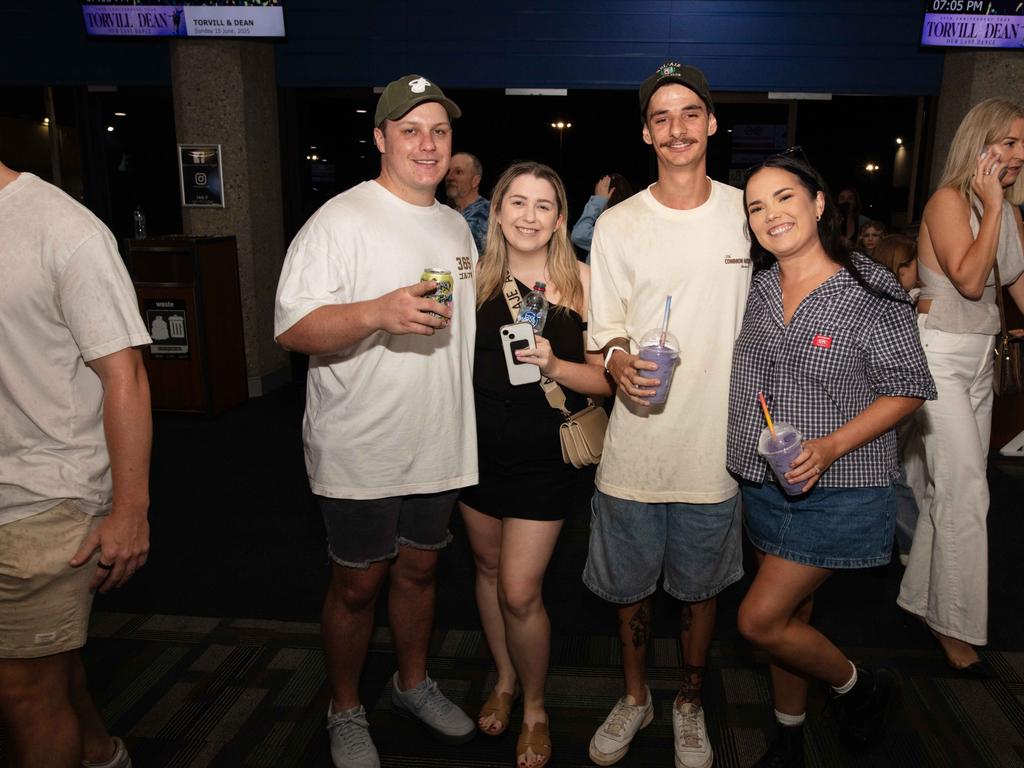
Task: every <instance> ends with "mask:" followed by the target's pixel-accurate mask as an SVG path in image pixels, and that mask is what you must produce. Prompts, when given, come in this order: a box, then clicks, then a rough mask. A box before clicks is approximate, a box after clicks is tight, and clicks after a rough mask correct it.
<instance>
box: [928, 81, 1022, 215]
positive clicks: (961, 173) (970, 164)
mask: <svg viewBox="0 0 1024 768" xmlns="http://www.w3.org/2000/svg"><path fill="white" fill-rule="evenodd" d="M1019 118H1024V108H1022V107H1021V106H1020V105H1019V104H1016V103H1014V102H1012V101H1007V100H1006V99H985V100H984V101H980V102H978V103H977V104H975V105H974V106H973V107H971V110H970V111H969V112H968V113H967V114H966V115H964V119H963V120H962V121H960V127H959V128H957V129H956V135H955V136H953V143H952V145H951V146H950V148H949V155H947V156H946V166H945V168H943V170H942V180H941V181H940V182H939V186H940V187H952V188H953V189H956V190H959V192H960V194H961V195H963V196H964V199H966V200H967V201H970V200H971V198H972V193H971V179H972V178H973V177H974V173H975V171H976V170H977V168H978V156H979V155H980V154H981V153H982V152H983V151H984V150H985V148H986V147H988V146H989V145H991V144H995V143H997V142H999V141H1002V140H1003V139H1005V138H1006V137H1007V136H1008V135H1009V133H1010V127H1011V126H1012V125H1013V121H1014V120H1017V119H1019ZM1020 138H1021V139H1024V137H1020ZM1004 196H1005V198H1006V199H1007V200H1009V201H1010V202H1011V203H1013V204H1014V205H1019V204H1020V203H1022V202H1024V173H1020V174H1018V175H1017V180H1016V181H1015V182H1014V183H1013V184H1012V185H1011V186H1010V187H1009V188H1008V189H1007V190H1006V191H1005V192H1004Z"/></svg>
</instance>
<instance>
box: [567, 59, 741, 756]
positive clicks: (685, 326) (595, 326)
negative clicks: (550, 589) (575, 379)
mask: <svg viewBox="0 0 1024 768" xmlns="http://www.w3.org/2000/svg"><path fill="white" fill-rule="evenodd" d="M640 113H641V120H642V122H643V139H644V141H645V142H646V143H647V144H650V145H651V146H652V147H653V149H654V153H655V157H656V158H657V161H658V181H657V182H656V183H655V184H652V185H651V186H650V187H648V188H647V189H646V190H644V191H642V192H640V193H639V194H637V195H634V196H633V197H631V198H629V199H628V200H626V201H624V202H622V203H620V204H619V205H617V206H615V207H614V208H611V209H609V210H608V211H606V212H605V213H604V214H603V215H602V216H601V218H600V219H598V221H597V226H596V228H595V232H594V239H593V243H592V248H591V252H590V263H591V287H590V322H589V326H588V328H589V330H588V333H589V335H590V340H589V344H588V347H589V348H590V349H604V350H605V367H606V368H607V369H608V373H609V374H610V375H611V377H612V378H613V379H614V381H615V382H616V384H617V385H618V388H619V389H618V395H617V397H618V402H617V403H616V404H615V408H614V410H613V411H612V416H611V421H610V423H609V426H608V433H607V436H606V438H605V445H604V454H603V456H602V458H601V464H600V466H599V468H598V472H597V478H596V485H597V491H596V492H595V495H594V500H593V510H594V521H593V524H592V527H591V535H590V553H589V556H588V558H587V565H586V568H585V570H584V574H583V579H584V582H585V583H586V584H587V586H588V587H589V588H590V589H591V590H592V591H593V592H594V593H595V594H597V595H599V596H600V597H603V598H604V599H606V600H608V601H610V602H612V603H615V604H617V605H618V612H619V627H620V635H621V640H622V648H623V652H622V656H623V667H624V672H625V682H626V695H625V696H623V697H622V698H621V699H620V700H619V702H618V703H617V704H616V705H615V707H614V708H613V709H612V712H611V714H609V716H608V718H607V719H606V720H605V721H604V723H603V724H602V725H601V727H600V728H599V729H598V730H597V732H596V733H595V734H594V738H593V739H592V740H591V743H590V757H591V759H592V760H593V761H594V762H596V763H597V764H598V765H611V764H613V763H615V762H617V761H618V760H619V759H621V758H622V756H623V755H625V753H626V751H627V750H628V749H629V744H630V742H631V741H632V739H633V737H634V736H635V735H636V733H637V731H638V730H639V729H641V728H643V727H645V726H646V725H648V724H649V723H650V722H651V720H652V718H653V707H652V703H651V692H650V689H649V688H648V687H647V684H646V666H645V656H646V652H647V643H648V640H649V637H650V616H651V610H650V595H651V594H652V593H653V592H654V591H655V590H656V589H657V586H658V580H659V579H660V578H661V577H662V575H664V587H665V591H666V592H668V593H669V594H670V595H672V596H673V597H675V598H677V599H679V600H681V601H683V622H682V626H683V631H682V643H683V660H684V667H683V674H682V678H683V680H682V685H681V687H680V691H679V694H678V695H677V696H676V699H675V703H674V706H673V708H672V725H673V732H674V735H675V764H676V766H677V768H708V766H710V765H711V764H712V761H713V759H714V758H713V751H712V749H711V744H710V742H709V740H708V733H707V727H706V725H705V723H704V711H703V708H702V706H701V683H702V681H703V678H704V669H705V665H706V659H707V653H708V648H709V646H710V644H711V636H712V633H713V631H714V622H715V606H716V601H715V596H716V595H717V594H718V593H719V592H720V591H722V590H723V589H725V588H726V587H727V586H729V585H730V584H732V583H734V582H736V581H737V580H739V578H740V577H741V576H742V575H743V567H742V556H741V546H740V528H741V525H740V507H739V494H738V489H737V485H736V482H735V481H734V480H733V479H732V477H731V476H730V475H729V473H728V472H727V471H726V467H725V444H726V439H725V438H726V423H727V416H728V398H729V371H730V365H731V360H732V347H733V343H734V342H735V339H736V336H737V335H738V334H739V329H740V322H741V320H742V318H743V308H744V304H745V301H746V295H747V290H748V288H749V286H750V273H751V269H750V259H749V243H748V241H747V238H746V235H745V227H744V223H745V217H744V214H743V202H742V193H741V192H740V190H738V189H734V188H732V187H729V186H727V185H724V184H721V183H719V182H716V181H712V180H711V179H709V178H708V176H707V174H706V167H705V166H706V164H705V158H706V154H707V144H708V139H709V137H710V136H711V135H713V134H714V133H715V130H716V129H717V123H716V121H715V115H714V105H713V104H712V101H711V95H710V92H709V90H708V84H707V81H706V80H705V78H704V75H703V74H702V73H701V72H700V70H698V69H695V68H693V67H689V66H684V65H680V64H677V63H675V62H668V63H666V64H663V65H662V66H661V67H659V68H658V70H657V71H656V72H655V73H654V74H653V75H651V77H649V78H648V79H647V80H645V81H644V83H643V84H642V85H641V86H640ZM667 296H671V298H672V305H671V315H670V317H669V323H668V331H669V333H671V334H672V335H673V336H675V338H676V339H677V340H678V343H679V346H680V350H679V352H680V354H679V363H678V365H677V367H676V369H675V372H674V374H673V375H672V377H671V383H670V387H669V391H668V400H667V401H666V403H665V404H664V406H656V407H652V406H651V405H650V404H649V403H648V398H650V396H651V395H652V394H653V393H654V391H655V390H654V389H653V388H652V387H653V386H654V385H655V384H656V380H655V381H652V380H651V379H650V378H644V377H643V375H642V374H641V371H642V372H643V373H644V374H648V375H651V374H650V371H653V370H657V365H655V364H654V363H651V362H645V361H643V360H641V359H640V358H639V357H638V352H639V343H640V341H641V339H642V337H643V336H644V334H645V332H647V331H649V330H651V329H655V328H659V327H661V325H662V322H663V318H664V310H665V303H666V297H667ZM755 406H756V404H754V403H752V404H751V407H755Z"/></svg>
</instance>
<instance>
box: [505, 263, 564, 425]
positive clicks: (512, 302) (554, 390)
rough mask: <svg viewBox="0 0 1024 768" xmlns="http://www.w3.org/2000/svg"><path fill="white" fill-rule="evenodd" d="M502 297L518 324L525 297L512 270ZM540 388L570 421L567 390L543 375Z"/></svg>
mask: <svg viewBox="0 0 1024 768" xmlns="http://www.w3.org/2000/svg"><path fill="white" fill-rule="evenodd" d="M501 295H502V296H504V297H505V303H506V304H507V305H508V311H509V314H511V315H512V322H516V320H517V319H518V317H519V307H521V306H522V304H523V297H522V296H521V295H520V294H519V286H517V285H516V279H515V278H514V277H512V270H506V271H505V281H504V282H503V283H502V285H501ZM540 388H541V389H542V390H544V397H546V398H547V401H548V405H550V406H551V407H552V408H554V409H555V410H556V411H561V413H562V416H564V417H565V418H566V420H568V419H569V417H570V416H572V412H571V411H570V410H569V409H568V408H567V407H566V406H565V390H563V389H562V388H561V387H560V386H558V382H557V381H555V380H554V379H550V378H548V377H547V376H545V375H544V374H543V373H542V374H541V376H540Z"/></svg>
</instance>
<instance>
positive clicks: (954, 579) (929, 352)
mask: <svg viewBox="0 0 1024 768" xmlns="http://www.w3.org/2000/svg"><path fill="white" fill-rule="evenodd" d="M1022 164H1024V108H1022V107H1021V106H1019V105H1018V104H1014V103H1012V102H1010V101H1006V100H1004V99H986V100H985V101H982V102H981V103H979V104H977V105H976V106H975V107H974V108H972V109H971V110H970V111H969V112H968V113H967V115H966V116H965V117H964V119H963V122H961V123H960V127H959V128H958V129H957V131H956V135H955V136H954V138H953V144H952V146H951V147H950V150H949V156H948V157H947V158H946V167H945V169H944V171H943V174H942V181H941V182H940V184H939V189H938V191H936V192H935V194H934V195H932V197H931V199H930V200H929V201H928V203H927V205H926V206H925V209H924V216H923V220H922V223H921V233H920V239H919V241H918V280H919V282H920V284H921V295H920V299H919V301H918V304H917V311H918V328H919V329H920V331H921V344H922V346H923V347H924V351H925V355H926V356H927V358H928V366H929V368H930V369H931V372H932V376H933V377H934V379H935V384H936V386H937V387H938V392H939V397H938V399H937V400H933V401H930V402H927V403H925V404H924V406H923V407H922V408H921V410H920V411H918V412H917V419H918V424H919V427H920V431H921V433H922V439H923V440H924V449H925V461H926V465H927V474H928V478H927V484H926V487H925V490H924V495H923V497H922V498H919V499H918V506H919V507H920V509H921V516H920V518H919V520H918V524H917V529H916V531H915V533H914V541H913V545H912V547H911V550H910V560H909V563H908V565H907V571H906V573H905V574H904V576H903V584H902V586H901V588H900V595H899V598H898V601H897V602H898V603H899V605H900V606H901V607H902V608H904V609H905V610H907V611H909V612H910V613H912V614H915V615H917V616H919V617H920V618H921V619H923V620H924V622H925V623H926V624H927V625H928V627H929V628H930V629H931V631H932V633H933V634H934V635H935V637H936V638H937V639H938V641H939V643H940V644H941V646H942V650H943V651H944V653H945V654H946V658H947V660H948V661H949V663H950V665H952V667H953V668H954V669H956V670H958V671H961V672H964V673H966V674H980V675H985V672H986V668H985V667H984V664H983V662H982V660H981V659H980V658H979V656H978V652H977V650H976V649H975V646H980V645H985V644H986V642H987V641H988V533H987V529H986V518H987V516H988V505H989V490H988V480H987V478H986V475H985V465H986V461H987V456H988V444H989V433H990V428H991V424H992V368H993V365H992V361H993V356H992V350H993V346H994V339H995V334H996V333H998V332H999V327H1000V322H999V312H998V309H997V307H996V290H997V289H996V275H997V274H998V277H999V280H1000V282H1001V283H1002V285H1004V286H1007V287H1009V293H1010V295H1011V296H1012V297H1013V300H1014V301H1015V302H1016V304H1017V306H1018V307H1021V308H1022V309H1024V280H1020V279H1019V278H1020V275H1021V273H1022V272H1024V249H1022V245H1021V243H1022V227H1021V215H1020V209H1019V208H1018V207H1017V205H1018V204H1019V203H1020V202H1021V201H1022V200H1024V181H1022V180H1021V166H1022Z"/></svg>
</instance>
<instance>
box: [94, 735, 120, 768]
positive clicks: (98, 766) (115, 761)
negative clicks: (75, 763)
mask: <svg viewBox="0 0 1024 768" xmlns="http://www.w3.org/2000/svg"><path fill="white" fill-rule="evenodd" d="M111 738H112V739H113V740H114V754H113V756H112V757H111V758H110V759H109V760H107V762H105V763H90V762H89V761H88V760H83V761H82V765H83V766H85V768H132V759H131V757H129V756H128V749H127V748H126V747H125V745H124V742H123V741H121V739H119V738H118V737H117V736H112V737H111Z"/></svg>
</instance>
